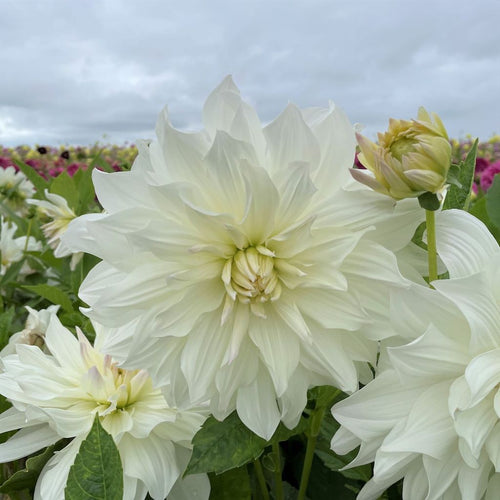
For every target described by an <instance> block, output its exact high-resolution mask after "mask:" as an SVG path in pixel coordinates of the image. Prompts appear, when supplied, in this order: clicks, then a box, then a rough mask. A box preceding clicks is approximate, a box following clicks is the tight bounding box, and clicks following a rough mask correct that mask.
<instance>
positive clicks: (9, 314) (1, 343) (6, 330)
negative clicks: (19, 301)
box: [0, 306, 16, 349]
mask: <svg viewBox="0 0 500 500" xmlns="http://www.w3.org/2000/svg"><path fill="white" fill-rule="evenodd" d="M15 314H16V309H15V308H14V306H11V307H9V309H7V310H6V311H4V312H3V313H2V314H0V349H3V348H4V347H5V346H6V345H7V343H8V342H9V337H10V334H11V333H12V332H11V330H10V325H11V324H12V321H13V320H14V316H15Z"/></svg>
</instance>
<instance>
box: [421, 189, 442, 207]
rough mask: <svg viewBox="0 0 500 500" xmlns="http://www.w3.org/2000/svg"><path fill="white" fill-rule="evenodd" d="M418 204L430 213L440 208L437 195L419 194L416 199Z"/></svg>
mask: <svg viewBox="0 0 500 500" xmlns="http://www.w3.org/2000/svg"><path fill="white" fill-rule="evenodd" d="M418 203H419V204H420V206H421V207H422V208H423V209H425V210H430V211H431V212H434V211H435V210H439V207H440V206H441V202H440V201H439V198H438V197H437V195H436V194H434V193H429V192H427V193H424V194H421V195H420V196H419V197H418Z"/></svg>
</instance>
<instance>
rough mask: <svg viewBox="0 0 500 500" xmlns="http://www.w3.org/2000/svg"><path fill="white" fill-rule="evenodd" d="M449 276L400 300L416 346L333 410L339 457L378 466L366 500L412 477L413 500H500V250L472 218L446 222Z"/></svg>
mask: <svg viewBox="0 0 500 500" xmlns="http://www.w3.org/2000/svg"><path fill="white" fill-rule="evenodd" d="M437 242H438V252H439V255H440V257H441V259H442V260H443V262H444V264H445V265H446V267H447V269H448V272H449V278H447V279H443V280H438V281H434V282H433V283H432V285H433V287H434V289H430V288H425V287H421V286H419V285H414V286H412V287H411V288H410V289H409V290H406V291H403V292H402V293H399V294H397V295H394V296H393V300H392V308H393V314H392V322H393V327H394V328H395V329H396V330H397V331H398V332H400V334H401V336H402V337H406V338H408V339H410V340H411V338H412V337H413V338H414V340H411V341H410V342H409V343H407V344H404V345H399V346H397V345H395V346H393V347H388V348H387V349H386V350H385V351H383V352H382V353H381V357H380V360H381V361H380V367H379V372H378V374H377V376H376V377H375V379H374V380H373V381H372V382H370V383H369V384H367V385H366V386H365V387H364V388H362V389H361V390H360V391H358V392H357V393H355V394H353V395H351V396H350V397H348V398H347V399H345V400H344V401H342V402H340V403H338V404H337V405H335V406H334V408H333V409H332V412H333V415H334V417H335V418H336V419H337V420H338V421H339V422H340V423H341V428H340V430H339V431H338V432H337V433H336V435H335V436H334V438H333V440H332V447H333V449H334V451H336V452H338V453H346V452H347V451H349V450H352V449H354V448H356V447H357V446H360V449H359V453H358V455H357V457H356V458H355V460H354V461H353V462H352V463H351V464H350V466H355V465H359V464H365V463H370V462H372V461H373V462H374V475H373V478H372V479H371V480H370V481H369V482H368V483H367V484H366V485H365V486H364V487H363V489H362V490H361V492H360V494H359V496H358V499H359V500H361V499H362V500H368V499H376V498H378V497H379V496H380V494H381V493H382V492H383V491H384V490H385V489H387V488H388V487H389V486H390V485H391V484H393V483H395V482H396V481H398V480H400V479H401V478H404V482H403V498H404V499H405V500H424V499H426V500H431V499H436V500H437V499H443V500H455V499H457V498H463V499H467V500H481V499H485V500H493V499H496V498H498V491H499V490H500V392H499V384H500V369H499V367H500V329H499V325H500V249H499V247H498V244H497V242H496V241H495V239H494V238H493V237H492V236H491V234H490V233H489V232H488V230H487V229H486V227H485V226H484V225H483V224H482V223H481V222H480V221H478V220H477V219H475V218H474V217H472V216H471V215H469V214H467V213H466V212H462V211H446V212H443V213H440V214H438V217H437Z"/></svg>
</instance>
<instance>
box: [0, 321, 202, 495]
mask: <svg viewBox="0 0 500 500" xmlns="http://www.w3.org/2000/svg"><path fill="white" fill-rule="evenodd" d="M98 330H99V328H98ZM99 336H100V333H98V336H97V338H96V345H99ZM45 343H46V347H47V349H48V351H49V354H46V353H44V352H43V351H42V350H41V349H40V348H39V347H37V346H34V345H25V344H18V345H17V346H16V354H11V355H8V356H5V357H2V358H1V363H2V364H3V373H1V374H0V393H1V394H3V395H4V396H5V397H7V398H8V399H9V401H10V402H11V403H12V405H13V406H12V408H10V409H8V410H7V411H5V412H4V413H3V414H2V415H0V432H7V431H11V430H16V429H19V431H18V432H17V433H16V434H14V436H12V437H11V438H10V439H9V440H8V441H6V442H5V443H2V444H0V462H10V461H12V460H17V459H19V458H22V457H25V456H27V455H29V454H31V453H34V452H36V451H38V450H41V449H43V448H45V447H46V446H48V445H51V444H53V443H56V442H57V441H59V440H60V439H61V438H70V439H72V440H71V442H70V443H69V444H68V445H67V446H66V447H65V448H64V449H63V450H61V451H59V452H57V453H56V454H55V455H54V456H53V457H52V458H51V459H50V460H49V461H48V462H47V464H46V465H45V466H44V468H43V469H42V471H41V473H40V477H39V478H38V481H37V485H36V490H35V499H49V498H50V499H51V500H62V499H63V498H64V488H65V485H66V481H67V478H68V473H69V469H70V467H71V465H72V464H73V462H74V459H75V457H76V454H77V453H78V450H79V447H80V444H81V442H82V441H83V440H84V439H85V437H86V436H87V434H88V432H89V430H90V428H91V427H92V423H93V421H94V418H95V416H96V415H98V416H99V418H100V421H101V424H102V426H103V427H104V429H105V430H106V431H107V432H108V433H109V434H111V436H112V437H113V439H114V441H115V443H116V446H117V448H118V451H119V453H120V457H121V461H122V465H123V479H124V499H130V500H137V499H143V498H145V497H146V494H147V493H149V495H150V496H151V497H152V498H154V499H155V500H163V499H164V498H165V497H167V495H168V498H169V499H171V500H172V499H173V500H175V499H183V498H194V497H195V496H193V495H195V494H196V495H198V496H196V498H201V499H207V498H208V494H209V489H210V487H209V483H208V478H207V477H206V476H205V475H201V476H192V477H191V476H190V477H188V478H187V479H186V480H180V479H179V478H180V475H181V474H182V472H183V471H184V469H185V467H186V465H187V463H188V461H189V458H190V455H191V450H190V442H191V440H192V437H193V436H194V434H195V433H196V432H197V430H198V429H199V427H200V426H201V424H202V423H203V421H204V419H205V416H204V415H202V414H201V413H199V412H195V411H184V412H179V411H177V410H176V409H174V408H170V407H168V406H167V404H166V402H165V400H164V398H163V396H162V393H161V391H159V390H157V389H154V388H153V385H152V381H151V379H150V377H149V376H148V374H147V373H146V372H145V371H144V370H134V371H127V370H123V369H121V368H119V367H118V366H117V365H116V363H115V362H114V361H113V360H112V358H111V357H110V356H107V355H104V354H102V353H101V352H100V351H99V349H98V348H96V347H93V346H92V345H91V344H90V343H89V341H88V340H87V339H86V337H85V336H84V335H83V334H82V333H81V332H78V339H77V338H76V337H75V336H73V335H72V334H71V332H69V331H68V330H67V329H66V328H64V327H63V326H62V325H61V323H60V322H59V319H58V318H57V316H55V315H52V317H51V318H50V323H49V326H48V329H47V332H46V335H45ZM169 492H170V493H169ZM183 495H185V496H183Z"/></svg>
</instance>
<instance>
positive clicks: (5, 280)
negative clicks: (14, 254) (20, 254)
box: [0, 259, 24, 287]
mask: <svg viewBox="0 0 500 500" xmlns="http://www.w3.org/2000/svg"><path fill="white" fill-rule="evenodd" d="M23 264H24V259H21V260H20V261H19V262H14V263H13V264H11V265H10V266H9V267H8V268H7V270H6V271H5V274H4V275H3V276H1V277H0V287H4V286H5V285H7V284H9V283H11V282H12V281H15V280H16V279H17V276H18V274H19V271H21V268H22V267H23Z"/></svg>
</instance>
